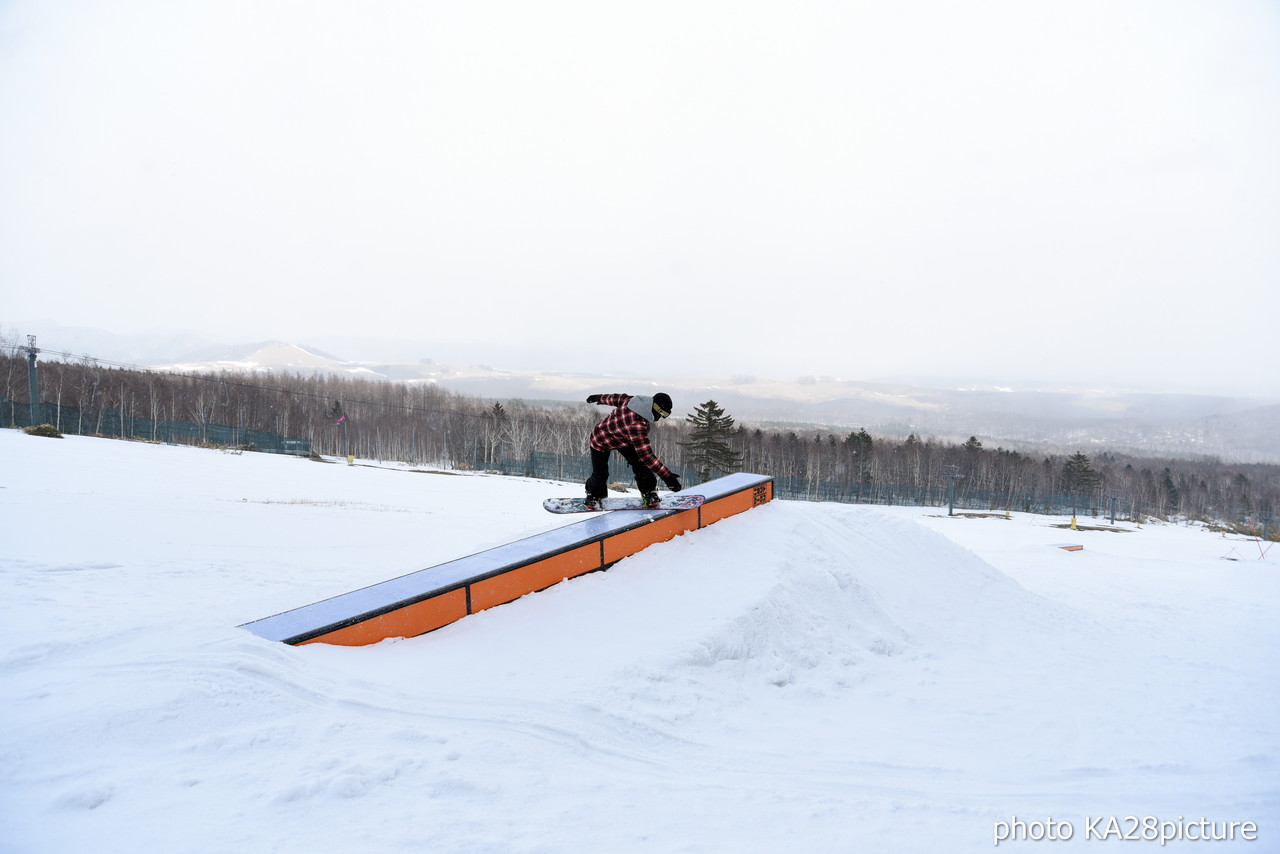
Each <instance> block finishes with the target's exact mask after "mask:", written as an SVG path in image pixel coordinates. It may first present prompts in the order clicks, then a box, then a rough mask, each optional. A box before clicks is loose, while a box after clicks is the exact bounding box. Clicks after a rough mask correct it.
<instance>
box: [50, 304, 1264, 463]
mask: <svg viewBox="0 0 1280 854" xmlns="http://www.w3.org/2000/svg"><path fill="white" fill-rule="evenodd" d="M55 331H56V335H55V336H51V337H54V338H56V340H57V341H58V342H59V344H60V346H62V347H63V348H67V351H68V352H70V351H72V350H74V351H78V352H76V353H74V355H76V356H78V355H83V354H86V353H87V354H90V355H93V356H95V357H97V358H101V359H105V360H111V361H116V362H125V363H131V364H138V365H145V366H149V367H153V368H157V369H162V370H169V371H178V372H214V373H216V372H220V371H234V372H244V373H266V372H288V373H295V374H304V375H307V374H332V375H336V376H349V377H364V378H368V379H374V380H385V381H397V382H410V383H413V382H430V383H433V384H436V385H439V386H441V387H444V388H449V389H452V390H454V391H457V392H459V393H463V394H468V395H473V396H477V397H483V398H489V399H497V400H515V399H520V400H526V401H535V402H536V401H577V400H582V399H583V398H585V397H586V395H588V394H591V393H595V392H611V391H621V392H631V393H636V394H645V393H650V394H651V393H653V392H654V391H659V390H662V391H667V392H668V393H670V394H671V395H672V396H673V397H674V398H675V400H676V403H677V408H678V410H679V411H684V412H691V411H692V410H693V409H694V407H695V406H696V405H698V404H699V403H702V402H704V401H707V400H715V401H717V402H718V403H720V404H721V405H722V406H724V407H725V408H726V409H727V410H728V412H729V413H730V414H731V415H732V416H733V417H735V418H736V419H737V420H738V421H739V422H740V423H743V424H748V425H751V426H759V427H764V428H768V429H776V428H779V427H781V428H791V429H802V428H803V429H808V428H817V429H823V430H828V431H831V432H832V433H835V434H837V435H843V434H845V433H847V432H849V431H852V430H857V429H859V428H862V427H865V428H866V429H867V430H869V431H871V432H872V433H878V434H881V435H890V436H898V437H905V436H906V435H908V434H909V433H914V434H916V435H917V436H919V437H921V438H926V439H927V438H931V437H932V438H937V439H940V440H946V441H956V442H962V441H964V440H965V439H967V438H968V437H969V436H976V437H978V438H979V439H980V440H981V441H982V442H983V443H984V444H986V445H988V446H991V447H996V446H1003V447H1007V448H1011V449H1012V448H1017V449H1020V450H1029V449H1030V450H1037V449H1038V450H1042V451H1043V452H1046V453H1048V452H1057V451H1062V450H1078V449H1082V450H1085V451H1086V452H1088V451H1089V450H1090V449H1109V450H1115V451H1128V452H1134V453H1140V454H1141V453H1149V454H1156V453H1159V454H1176V455H1179V456H1200V455H1209V456H1220V457H1223V458H1225V459H1231V460H1237V461H1241V462H1280V400H1277V399H1263V398H1241V397H1233V396H1226V395H1223V396H1212V395H1190V394H1151V393H1138V392H1130V391H1122V390H1104V389H1069V388H1060V387H1058V388H1055V387H1043V388H1037V387H1030V388H1016V389H1015V388H998V387H994V386H978V385H974V384H965V385H956V386H954V387H927V386H921V385H913V384H910V383H905V382H902V383H877V382H864V381H851V380H844V379H839V378H833V377H807V378H803V379H800V380H790V381H785V380H774V379H769V378H763V377H754V376H740V377H732V378H691V377H681V376H668V377H664V378H657V379H655V378H646V379H643V380H642V379H638V378H636V377H628V376H623V375H607V374H592V373H578V372H552V371H539V370H504V369H500V368H496V367H493V363H487V364H475V363H469V362H455V363H452V364H450V363H446V362H443V361H437V360H435V359H432V358H424V357H422V356H419V355H417V354H419V353H421V352H422V351H423V350H424V349H426V347H427V346H428V345H426V344H424V343H414V342H404V341H370V342H369V349H370V350H373V351H376V355H375V356H374V357H370V356H368V355H364V354H361V355H364V359H363V360H353V359H352V358H350V351H349V350H347V349H345V348H347V347H352V346H353V344H352V341H353V340H357V339H329V340H326V341H324V342H322V343H321V344H307V343H288V342H283V341H266V342H257V343H251V344H239V345H233V344H225V343H218V342H213V341H209V340H205V339H199V338H193V337H190V336H176V335H174V336H170V335H151V336H119V335H113V334H112V333H108V332H104V331H102V330H93V329H80V328H71V327H59V328H57V329H56V330H55ZM330 350H333V351H334V352H330ZM337 352H341V353H343V354H344V355H335V353H337ZM52 355H53V354H49V353H46V355H45V358H49V357H51V356H52ZM513 358H515V357H514V356H513Z"/></svg>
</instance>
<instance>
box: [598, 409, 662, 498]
mask: <svg viewBox="0 0 1280 854" xmlns="http://www.w3.org/2000/svg"><path fill="white" fill-rule="evenodd" d="M587 403H597V404H600V405H602V406H612V407H614V409H613V412H611V413H609V416H608V417H607V418H605V419H604V420H603V421H601V422H600V423H599V424H597V425H596V427H595V429H594V430H592V431H591V440H590V445H591V477H589V478H587V484H586V485H587V499H586V505H587V507H588V508H589V509H594V508H596V507H598V506H599V504H600V499H602V498H604V497H605V495H606V494H607V493H608V485H609V454H610V452H612V451H617V452H618V453H619V454H620V455H621V456H622V458H623V459H624V460H626V461H627V463H629V464H630V466H631V471H633V472H634V473H635V476H636V488H637V489H639V490H640V497H641V498H642V499H643V501H644V503H645V506H657V504H658V493H657V488H658V478H662V482H663V483H665V484H666V485H667V488H668V489H670V490H671V491H672V492H679V491H680V478H679V477H677V476H676V474H675V472H673V471H671V469H669V468H667V467H666V466H665V465H663V463H662V460H660V459H658V456H657V454H655V453H654V452H653V446H652V445H650V444H649V428H650V427H651V426H652V425H653V424H654V423H655V422H657V421H660V420H662V419H663V418H667V417H668V416H670V415H671V396H670V395H668V394H666V393H665V392H661V391H660V392H658V393H657V394H655V395H654V396H653V397H636V396H633V395H630V394H593V395H591V396H590V397H588V398H587Z"/></svg>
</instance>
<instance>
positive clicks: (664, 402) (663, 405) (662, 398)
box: [653, 391, 671, 421]
mask: <svg viewBox="0 0 1280 854" xmlns="http://www.w3.org/2000/svg"><path fill="white" fill-rule="evenodd" d="M669 415H671V395H669V394H667V393H666V392H665V391H660V392H658V393H657V394H655V395H654V396H653V416H654V420H655V421H657V420H658V419H661V418H666V417H668V416H669Z"/></svg>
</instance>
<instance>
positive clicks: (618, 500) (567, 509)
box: [542, 492, 706, 513]
mask: <svg viewBox="0 0 1280 854" xmlns="http://www.w3.org/2000/svg"><path fill="white" fill-rule="evenodd" d="M585 500H586V499H585V498H548V499H547V500H546V501H544V502H542V506H543V507H544V508H546V510H548V511H549V512H551V513H599V512H600V510H588V509H587V508H586V507H585V506H583V502H584V501H585ZM705 500H706V499H705V498H704V497H703V496H701V495H689V494H686V493H683V492H679V493H672V494H670V495H664V496H662V498H661V499H660V500H659V501H658V506H657V507H645V506H644V504H643V503H642V502H641V501H640V496H638V495H636V496H621V495H620V496H612V495H611V496H608V497H607V498H605V499H604V501H603V502H602V504H601V508H600V509H601V510H692V509H693V508H695V507H699V506H701V504H702V502H703V501H705Z"/></svg>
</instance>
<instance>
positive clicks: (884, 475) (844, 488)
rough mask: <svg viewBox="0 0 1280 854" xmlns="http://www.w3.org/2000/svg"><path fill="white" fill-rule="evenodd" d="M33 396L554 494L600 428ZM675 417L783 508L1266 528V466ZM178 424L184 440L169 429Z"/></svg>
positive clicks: (144, 388) (136, 434)
mask: <svg viewBox="0 0 1280 854" xmlns="http://www.w3.org/2000/svg"><path fill="white" fill-rule="evenodd" d="M28 367H29V361H28V358H27V354H26V351H25V350H24V349H23V348H20V347H16V346H8V347H6V348H5V349H4V352H3V353H2V354H0V403H2V404H3V409H4V411H3V413H0V424H3V425H5V426H21V425H23V424H26V423H29V417H28V416H27V415H26V412H27V411H28V409H29V402H30V393H29V383H28ZM38 385H39V402H40V410H39V413H40V420H41V421H45V422H48V423H50V424H53V426H54V427H56V428H57V429H58V430H59V431H61V432H64V433H74V434H82V435H102V436H109V437H110V436H115V437H119V438H140V439H144V440H151V441H191V442H196V443H204V444H228V443H227V442H226V441H221V442H219V441H213V440H211V439H210V437H211V436H213V435H214V430H213V428H214V427H215V426H219V425H221V426H222V427H228V428H231V429H232V430H233V431H236V432H233V433H232V434H231V435H237V436H238V435H241V434H243V435H244V436H246V437H248V436H252V435H254V434H255V431H256V432H260V433H262V434H267V433H270V434H278V435H280V436H284V437H292V438H296V439H299V440H304V441H305V443H307V447H308V450H309V451H310V452H312V453H314V454H317V455H330V456H340V457H343V456H353V457H358V458H361V459H373V460H398V461H404V462H407V463H409V464H411V465H418V466H435V467H441V468H445V469H455V470H463V469H476V470H493V471H502V472H507V473H516V474H531V475H537V476H543V477H554V478H559V479H565V480H575V479H578V478H579V477H581V476H582V472H583V465H584V464H585V458H586V455H587V446H586V438H587V435H588V433H589V432H590V429H591V427H592V426H593V425H594V424H595V423H596V422H597V421H598V420H599V419H600V418H602V417H603V416H604V414H605V412H604V410H602V409H599V408H598V407H595V406H592V405H589V404H587V403H585V402H583V403H580V404H570V403H530V402H526V401H521V400H503V401H493V400H485V399H480V398H476V397H468V396H464V395H460V394H457V393H453V392H450V391H447V390H443V389H440V388H438V387H436V386H434V385H432V384H430V383H406V382H387V381H383V380H376V379H363V378H360V377H349V376H335V375H302V374H290V373H267V374H247V373H219V374H199V375H186V374H173V373H163V372H158V371H149V370H142V369H136V368H130V367H113V366H110V365H107V364H103V363H101V362H99V361H96V360H92V359H81V360H78V361H65V362H64V361H43V360H41V361H39V363H38ZM617 391H627V390H626V389H617ZM708 404H710V406H708ZM682 408H683V407H682ZM683 409H684V411H683V412H682V411H680V409H679V408H678V409H677V411H676V413H675V414H674V415H673V417H672V418H671V419H669V420H667V421H663V422H661V423H660V425H659V426H658V427H656V428H655V430H654V433H653V441H654V445H655V448H656V450H657V452H658V454H659V456H660V457H662V459H663V460H664V462H666V463H667V465H668V466H670V467H671V468H673V469H676V470H680V471H682V472H683V473H684V477H685V483H686V485H690V484H692V483H697V482H699V480H700V479H701V478H705V477H710V476H714V475H715V474H717V473H720V472H725V471H729V470H741V471H750V472H755V473H759V474H766V475H770V476H772V477H774V478H775V481H776V485H777V491H778V494H779V496H780V497H789V498H799V499H810V500H829V501H844V502H859V503H892V504H928V505H947V504H949V503H950V504H953V506H955V507H959V508H968V509H970V510H975V509H980V510H984V511H1002V510H1025V511H1031V512H1054V513H1058V512H1075V513H1078V514H1080V515H1094V516H1109V515H1112V514H1115V515H1116V516H1117V517H1119V518H1126V519H1134V518H1137V519H1140V518H1143V517H1144V516H1154V517H1160V518H1171V517H1186V518H1193V519H1200V520H1205V521H1211V522H1221V523H1224V524H1228V525H1230V526H1232V527H1233V528H1235V529H1237V530H1248V531H1252V530H1253V529H1255V528H1260V526H1261V525H1262V524H1263V523H1271V527H1273V528H1274V527H1275V525H1274V519H1273V516H1272V514H1273V511H1274V508H1275V506H1276V502H1277V498H1280V466H1278V465H1274V464H1240V463H1226V462H1223V461H1222V460H1219V459H1216V458H1199V459H1175V458H1154V457H1138V456H1132V455H1124V454H1120V453H1113V452H1109V451H1106V450H1097V449H1090V450H1091V453H1090V454H1088V455H1086V454H1085V453H1084V452H1083V450H1081V451H1076V452H1074V453H1064V454H1057V453H1055V454H1044V453H1036V452H1030V451H1026V450H1017V449H1012V448H1004V447H995V448H991V447H987V446H985V445H984V444H983V443H982V442H981V441H979V440H978V439H977V438H970V440H969V441H968V442H965V443H962V444H958V443H953V442H943V441H938V440H936V439H933V438H930V437H927V436H916V435H911V436H908V437H907V438H906V439H905V440H900V439H891V438H885V437H880V436H874V435H872V434H870V433H868V432H867V431H866V430H865V429H863V430H857V431H850V432H847V433H843V434H840V433H836V432H831V431H824V430H800V429H771V428H770V427H768V426H767V425H757V426H753V425H747V424H738V423H735V421H734V419H733V418H732V415H731V414H730V413H726V412H724V411H723V410H722V409H720V408H719V407H718V406H716V405H715V403H714V401H706V402H698V403H697V404H696V405H690V406H687V408H683ZM179 424H182V425H188V426H189V428H190V429H188V430H186V431H182V430H178V429H177V428H176V426H175V425H179ZM126 425H128V426H127V427H126ZM218 435H219V436H226V435H228V434H226V433H225V432H220V433H218ZM179 437H181V438H179ZM234 444H236V445H243V446H249V445H252V444H253V442H251V441H245V442H238V441H237V442H234ZM708 449H711V450H710V451H709V450H708ZM620 477H622V478H625V472H624V473H622V474H620Z"/></svg>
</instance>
